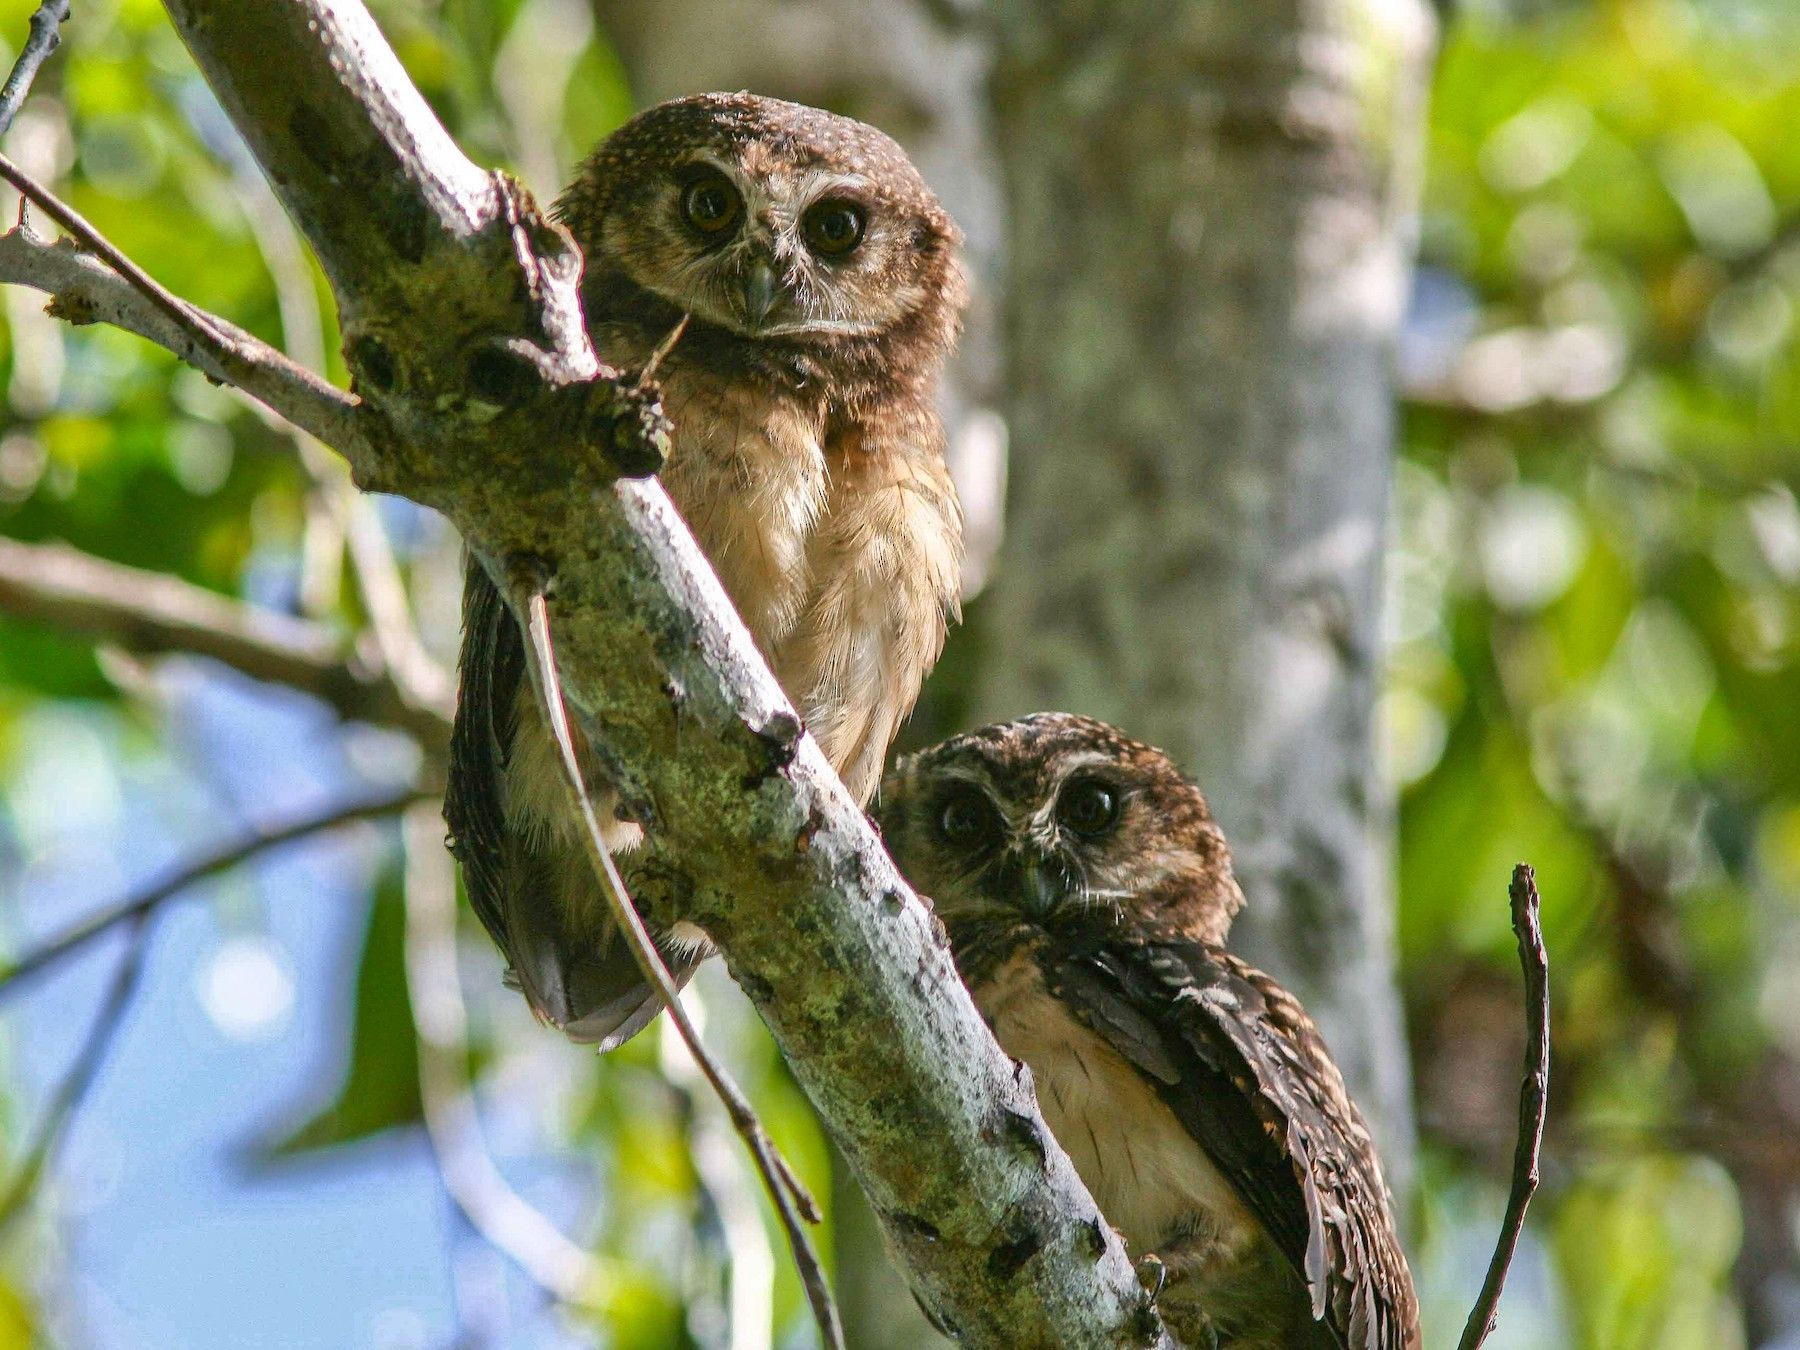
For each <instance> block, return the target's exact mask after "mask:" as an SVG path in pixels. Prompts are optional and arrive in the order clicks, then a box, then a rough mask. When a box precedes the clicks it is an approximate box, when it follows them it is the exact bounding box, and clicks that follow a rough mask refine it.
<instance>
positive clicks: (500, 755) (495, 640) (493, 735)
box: [444, 557, 525, 952]
mask: <svg viewBox="0 0 1800 1350" xmlns="http://www.w3.org/2000/svg"><path fill="white" fill-rule="evenodd" d="M462 617H463V638H462V653H461V655H460V656H459V658H458V661H457V665H458V671H459V675H460V677H461V678H460V680H459V683H458V693H457V701H456V721H455V723H454V725H453V726H452V728H451V732H450V773H449V780H448V782H447V784H446V786H445V789H444V819H445V821H446V822H448V824H449V826H450V841H451V842H450V847H451V850H452V852H454V853H455V854H456V860H457V861H458V862H459V863H461V864H462V870H463V886H464V889H466V890H467V891H468V893H469V905H470V907H471V908H473V909H474V911H475V914H476V917H477V918H479V919H480V920H481V922H482V925H483V926H484V927H485V928H486V929H487V930H488V935H489V936H490V937H492V938H493V939H494V942H495V944H496V945H497V946H498V947H499V948H500V950H501V951H502V952H510V950H511V947H510V943H509V942H508V940H507V931H506V910H507V905H506V892H507V877H508V873H509V870H510V864H509V855H510V852H511V840H510V839H509V835H508V831H507V828H506V807H505V798H504V795H503V792H504V788H503V784H504V780H505V776H506V769H507V763H508V760H509V757H510V753H511V749H512V741H513V732H514V729H515V728H514V723H515V720H516V717H517V708H518V701H519V690H520V688H521V687H522V685H523V682H524V679H525V643H524V638H523V636H522V635H521V634H520V632H519V625H518V622H517V621H516V620H515V619H514V618H513V616H512V611H510V610H509V609H507V607H506V601H505V600H504V599H502V598H501V595H500V591H499V588H498V587H496V586H495V585H494V583H493V582H492V581H491V580H489V578H488V574H487V572H486V571H485V570H484V569H483V568H482V566H481V564H480V563H479V562H477V561H476V560H475V559H474V558H473V557H470V558H468V559H467V560H466V562H465V563H464V567H463V616H462Z"/></svg>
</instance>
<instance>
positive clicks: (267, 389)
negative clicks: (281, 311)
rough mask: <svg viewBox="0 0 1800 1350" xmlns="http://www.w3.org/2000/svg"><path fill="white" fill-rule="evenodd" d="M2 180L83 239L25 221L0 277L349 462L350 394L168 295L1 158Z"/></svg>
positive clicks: (352, 447)
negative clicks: (190, 370) (131, 340)
mask: <svg viewBox="0 0 1800 1350" xmlns="http://www.w3.org/2000/svg"><path fill="white" fill-rule="evenodd" d="M0 178H4V179H5V180H6V181H7V182H9V183H11V184H12V185H13V186H14V187H16V188H18V190H19V192H20V193H21V194H22V195H23V196H24V197H25V198H26V199H27V200H28V201H30V202H32V203H33V204H34V205H36V206H38V207H39V208H40V209H41V210H43V212H44V214H46V215H47V216H49V217H50V218H51V219H52V220H54V221H55V222H56V223H57V224H59V225H61V226H62V227H63V228H64V229H65V230H67V231H68V232H69V234H70V235H71V236H73V238H74V239H75V240H76V241H77V242H78V243H79V245H80V247H79V248H77V247H75V246H74V245H72V244H66V243H51V242H50V241H48V240H45V239H40V238H39V237H38V236H37V235H36V234H34V233H33V232H32V231H31V230H30V229H28V228H26V227H25V226H19V227H16V228H14V229H12V230H9V231H7V232H6V234H5V235H3V236H0V281H5V282H9V283H12V284H14V285H21V286H31V287H35V288H36V289H38V290H42V291H48V292H49V293H50V294H51V297H52V300H51V309H52V312H54V313H56V314H58V315H60V316H61V317H62V318H65V319H68V320H69V321H70V322H72V323H92V322H95V321H97V320H102V321H105V322H107V323H111V324H114V325H116V326H118V327H120V328H124V329H127V330H129V331H131V332H134V333H136V334H138V335H139V336H140V337H146V338H149V339H150V340H151V341H152V342H154V343H156V344H157V345H158V346H161V347H164V348H166V349H168V350H169V351H171V352H173V353H174V354H175V355H176V356H178V357H180V358H181V359H182V360H183V361H186V362H187V363H188V364H189V365H191V366H194V367H195V368H196V369H198V370H200V371H203V372H204V373H206V374H208V375H211V376H212V377H213V378H214V379H218V380H223V381H226V382H228V383H231V384H234V385H237V386H238V387H239V388H240V389H243V390H244V391H245V392H246V393H248V394H250V395H252V396H253V397H255V398H257V399H259V400H260V401H262V402H263V403H266V404H267V405H268V406H269V407H271V408H273V409H274V410H275V411H276V412H278V413H280V414H281V415H282V416H283V417H285V418H287V419H288V420H289V421H290V422H293V423H294V424H295V425H296V426H301V427H305V428H306V429H307V430H308V431H310V432H311V433H312V434H313V435H315V436H317V437H318V438H319V439H320V440H322V441H324V442H325V443H326V444H327V445H331V446H333V447H335V448H337V449H338V450H340V451H342V452H343V453H344V454H345V455H347V456H349V457H351V458H352V459H353V460H354V458H355V454H356V451H357V450H358V449H359V448H360V447H362V446H363V445H364V441H363V436H362V430H361V428H360V427H359V426H358V425H357V422H356V414H357V411H358V408H359V407H360V405H359V403H358V402H357V400H356V399H355V398H354V397H353V396H351V395H350V394H347V393H345V392H344V391H343V390H341V389H339V388H337V387H336V386H335V385H332V384H329V383H327V382H326V381H325V380H324V379H322V378H321V377H320V376H318V375H315V374H313V372H312V371H310V370H307V369H305V368H304V367H302V366H300V365H297V364H295V363H294V362H293V361H291V360H289V359H288V358H287V357H286V356H283V355H282V354H281V353H280V352H278V351H276V350H275V349H274V348H273V347H271V346H269V344H268V343H266V342H263V341H261V340H260V339H258V338H255V337H252V336H251V335H250V334H248V333H246V332H244V330H243V329H241V328H238V327H236V326H235V325H233V324H231V323H228V322H226V321H225V320H224V319H221V318H219V317H218V316H216V315H213V314H208V313H207V312H206V311H205V310H203V309H200V308H198V307H197V306H194V305H190V304H188V303H187V302H186V301H185V300H181V299H179V298H178V297H176V296H175V295H173V294H171V293H170V292H169V291H168V290H166V289H165V288H164V287H163V286H161V285H160V284H159V283H157V282H156V281H155V280H154V279H153V278H152V277H151V276H150V275H149V274H148V273H147V272H145V271H144V270H143V268H141V267H139V266H138V265H137V264H136V263H134V262H132V261H131V259H129V258H128V257H126V256H125V254H124V253H122V252H121V251H120V250H119V249H118V248H117V247H116V246H115V245H114V244H112V243H111V242H110V241H109V240H107V238H106V237H105V236H104V235H102V234H101V233H100V232H99V230H97V229H95V228H94V226H93V225H91V224H89V223H88V222H87V221H86V220H85V219H84V218H83V217H82V216H81V215H80V214H79V213H78V212H77V211H76V210H75V209H74V208H73V207H71V206H69V205H67V204H66V203H64V202H63V201H62V200H61V199H60V198H58V197H57V196H56V194H55V193H53V192H51V191H50V189H49V188H47V187H45V186H44V185H43V184H41V183H39V182H38V181H37V180H36V179H35V178H33V177H32V176H31V175H30V174H28V173H26V172H25V171H24V170H23V169H21V168H20V167H19V166H18V165H16V164H14V163H13V162H12V161H11V160H10V159H8V158H6V156H4V155H0ZM90 254H94V255H98V257H99V258H100V259H103V260H104V264H103V263H102V262H99V261H96V260H95V258H94V257H92V256H88V255H90ZM109 269H110V270H109Z"/></svg>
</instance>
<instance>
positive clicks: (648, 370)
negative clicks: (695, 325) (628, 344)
mask: <svg viewBox="0 0 1800 1350" xmlns="http://www.w3.org/2000/svg"><path fill="white" fill-rule="evenodd" d="M693 317H694V316H693V315H691V314H683V315H682V316H681V317H680V318H679V319H677V320H676V321H675V326H674V327H673V328H671V329H670V330H669V331H668V334H667V335H666V336H665V337H664V338H663V340H662V341H661V342H659V343H657V344H656V350H655V351H653V352H651V353H650V359H649V360H648V361H646V362H644V368H643V369H642V370H641V371H639V372H638V377H637V382H636V383H635V384H633V385H632V388H633V389H635V390H636V391H637V392H639V393H642V392H643V391H644V390H646V389H648V388H649V387H650V381H652V380H654V379H655V378H656V372H657V370H658V369H659V368H660V367H661V366H662V363H663V362H664V361H665V360H667V359H668V355H669V353H670V352H672V351H674V350H675V344H676V343H677V342H680V341H681V335H682V334H683V333H685V332H687V326H688V320H690V319H692V318H693Z"/></svg>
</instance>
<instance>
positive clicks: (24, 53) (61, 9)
mask: <svg viewBox="0 0 1800 1350" xmlns="http://www.w3.org/2000/svg"><path fill="white" fill-rule="evenodd" d="M68 17H69V0H44V3H43V4H41V5H39V6H38V7H37V8H36V9H35V10H33V11H32V15H31V35H30V36H29V37H27V38H26V39H25V46H24V47H23V48H21V49H20V51H19V59H18V60H17V61H15V62H13V68H12V72H11V73H10V74H9V75H7V77H6V83H5V84H4V85H0V136H4V135H5V134H6V133H7V132H8V131H9V130H11V128H12V124H13V118H15V117H17V116H18V115H19V109H20V107H21V106H23V104H24V102H25V95H26V94H28V93H30V92H31V82H32V81H33V80H35V79H36V78H37V73H38V70H39V68H40V67H41V66H42V65H43V64H44V62H45V61H47V60H49V59H50V53H51V52H53V51H55V50H56V49H57V47H58V46H60V45H61V43H62V26H63V23H64V21H65V20H67V19H68Z"/></svg>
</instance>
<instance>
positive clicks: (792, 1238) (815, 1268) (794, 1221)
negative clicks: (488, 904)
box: [523, 592, 844, 1350]
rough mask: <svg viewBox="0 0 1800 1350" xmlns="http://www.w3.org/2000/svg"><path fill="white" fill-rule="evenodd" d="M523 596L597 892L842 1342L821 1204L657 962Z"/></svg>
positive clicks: (535, 596) (545, 627)
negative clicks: (822, 1238) (822, 1252)
mask: <svg viewBox="0 0 1800 1350" xmlns="http://www.w3.org/2000/svg"><path fill="white" fill-rule="evenodd" d="M523 603H524V608H525V611H526V628H527V631H528V633H529V636H530V639H531V643H530V646H531V652H532V656H533V657H534V663H533V665H532V668H531V674H532V683H533V684H535V685H536V686H537V690H538V696H539V700H540V702H541V704H542V706H543V708H544V712H545V715H546V718H547V720H548V721H549V723H550V731H551V735H552V736H553V737H554V738H555V740H556V748H557V752H558V762H559V763H560V765H561V768H562V774H563V783H564V785H565V786H566V787H567V788H568V792H569V806H570V809H571V811H573V812H574V814H575V815H576V816H577V817H578V818H579V819H580V821H581V838H582V841H583V843H584V844H585V845H586V848H587V853H588V859H589V861H590V862H591V863H592V864H593V868H594V877H595V880H597V881H598V882H599V883H600V890H601V893H602V894H603V895H604V896H605V897H606V903H607V905H608V907H609V908H610V909H611V910H612V918H613V922H614V923H615V924H617V925H618V928H619V933H620V935H621V936H622V937H623V938H624V939H625V941H626V943H628V944H629V945H630V948H631V954H632V956H633V957H634V958H635V959H636V961H637V964H638V969H639V970H641V971H642V972H643V975H644V978H645V979H646V980H648V981H649V982H650V987H651V988H652V989H654V990H656V993H657V997H658V998H660V999H661V1000H662V1005H663V1011H664V1012H665V1013H667V1014H668V1017H669V1021H670V1022H671V1023H673V1024H674V1027H675V1032H676V1034H677V1035H678V1036H680V1037H681V1043H682V1044H683V1045H685V1046H686V1047H687V1051H688V1053H689V1054H690V1055H692V1056H693V1057H694V1063H695V1064H696V1065H697V1066H698V1067H699V1069H700V1072H701V1074H702V1075H703V1076H704V1077H705V1078H706V1081H707V1084H708V1085H709V1086H710V1087H711V1088H712V1090H713V1095H714V1096H716V1097H717V1098H718V1099H719V1102H720V1104H721V1105H722V1106H724V1108H725V1114H726V1115H727V1116H729V1117H730V1118H731V1125H732V1128H733V1129H735V1130H736V1131H737V1132H738V1136H739V1138H741V1139H742V1140H743V1141H744V1147H745V1148H746V1149H748V1150H749V1151H750V1156H751V1158H752V1159H754V1160H755V1162H756V1170H757V1172H758V1173H759V1174H760V1175H761V1177H762V1183H763V1189H764V1190H766V1191H767V1192H768V1194H769V1202H770V1203H771V1204H773V1205H774V1206H775V1213H776V1215H777V1216H778V1217H779V1218H780V1220H781V1227H782V1230H783V1231H784V1232H785V1233H786V1234H787V1239H788V1248H789V1250H790V1251H791V1252H792V1254H793V1257H794V1266H795V1268H796V1269H797V1270H798V1271H799V1274H800V1284H801V1287H802V1288H804V1289H805V1290H806V1299H807V1302H808V1303H810V1304H811V1305H812V1310H813V1320H814V1321H816V1322H817V1323H818V1325H819V1339H820V1340H821V1341H823V1342H824V1344H825V1347H826V1350H844V1326H843V1322H842V1321H841V1320H840V1319H839V1317H838V1310H837V1302H836V1300H834V1299H833V1298H832V1296H831V1286H830V1284H829V1282H828V1281H827V1280H826V1278H825V1268H824V1267H823V1266H822V1265H820V1264H819V1254H818V1253H817V1252H816V1251H814V1250H813V1245H812V1239H810V1238H809V1237H808V1236H807V1235H806V1224H808V1223H818V1222H819V1221H820V1219H821V1217H822V1216H821V1215H820V1213H819V1207H818V1205H817V1203H815V1202H814V1200H813V1198H812V1195H811V1194H810V1193H809V1192H808V1191H807V1189H806V1187H805V1185H804V1184H802V1182H801V1181H800V1178H799V1176H798V1175H796V1173H795V1172H794V1169H793V1168H792V1167H791V1166H790V1165H789V1164H788V1161H787V1159H786V1158H784V1157H782V1156H781V1152H780V1150H779V1149H777V1148H776V1147H775V1143H774V1141H773V1140H771V1139H770V1138H769V1132H768V1131H767V1130H766V1129H764V1128H763V1123H762V1118H761V1117H760V1116H758V1115H757V1114H756V1110H755V1108H754V1107H752V1106H751V1105H750V1101H749V1098H747V1097H745V1096H744V1094H743V1091H742V1090H741V1089H740V1088H739V1087H738V1085H737V1083H736V1081H735V1080H734V1079H733V1078H732V1077H731V1075H730V1074H729V1073H727V1072H726V1071H725V1067H724V1065H722V1064H720V1063H719V1061H718V1060H716V1059H714V1058H713V1056H712V1053H711V1052H710V1051H709V1050H708V1049H707V1048H706V1043H705V1042H704V1041H702V1040H701V1039H700V1033H699V1031H697V1030H696V1029H695V1027H694V1023H693V1020H692V1019H691V1018H689V1016H688V1015H687V1009H685V1008H683V1007H682V1006H681V990H680V989H679V988H677V987H676V984H675V981H674V980H673V979H672V978H671V977H670V975H669V968H668V967H667V966H666V965H664V964H663V959H662V955H661V953H659V952H658V951H657V950H656V940H655V939H654V938H652V937H651V936H650V930H649V929H648V928H646V927H645V926H644V920H643V918H642V916H641V915H639V914H638V912H637V906H636V905H635V904H633V903H632V899H631V896H630V895H628V894H627V893H626V890H625V880H624V878H623V877H621V876H620V875H619V867H618V864H617V863H615V862H614V861H613V857H612V852H611V850H609V849H608V848H607V846H606V836H605V835H603V834H602V833H601V831H600V820H599V817H598V816H596V815H595V814H594V804H593V802H592V801H591V800H590V799H589V797H588V790H587V785H586V784H585V783H583V782H582V781H581V758H580V755H579V753H578V752H577V751H576V749H575V741H574V739H573V737H572V736H571V735H570V734H569V714H568V709H567V707H566V705H565V703H564V701H563V691H562V683H561V681H560V680H559V679H558V678H557V674H556V654H555V652H554V651H553V650H552V648H551V640H550V616H549V612H548V607H547V606H546V604H545V602H544V597H543V595H542V594H541V593H538V592H533V593H532V594H531V595H530V596H529V597H528V598H526V599H525V600H524V602H523Z"/></svg>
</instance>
